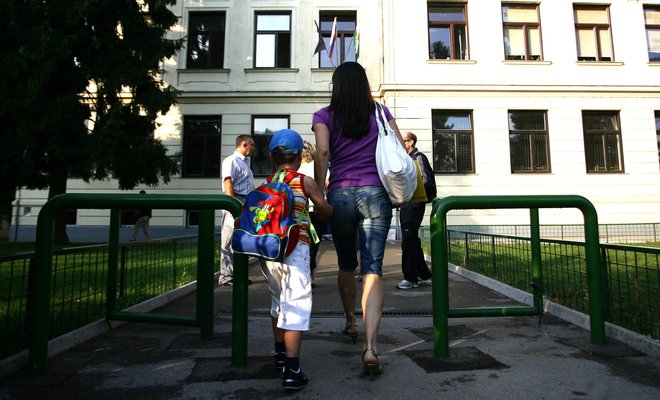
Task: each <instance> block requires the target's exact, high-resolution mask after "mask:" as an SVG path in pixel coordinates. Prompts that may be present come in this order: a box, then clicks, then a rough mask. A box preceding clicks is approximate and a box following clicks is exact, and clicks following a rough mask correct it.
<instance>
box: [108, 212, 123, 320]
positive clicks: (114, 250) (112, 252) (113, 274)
mask: <svg viewBox="0 0 660 400" xmlns="http://www.w3.org/2000/svg"><path fill="white" fill-rule="evenodd" d="M119 226H120V214H119V209H116V208H113V209H112V210H110V230H109V232H108V282H107V293H106V299H105V301H106V303H105V317H106V318H109V317H110V316H111V315H112V314H113V313H114V312H115V311H117V267H118V264H119Z"/></svg>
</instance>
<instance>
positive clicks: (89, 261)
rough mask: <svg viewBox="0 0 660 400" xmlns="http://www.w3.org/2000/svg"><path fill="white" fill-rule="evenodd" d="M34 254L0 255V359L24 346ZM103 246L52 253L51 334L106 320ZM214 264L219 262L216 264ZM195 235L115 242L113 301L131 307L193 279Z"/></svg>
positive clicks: (105, 255)
mask: <svg viewBox="0 0 660 400" xmlns="http://www.w3.org/2000/svg"><path fill="white" fill-rule="evenodd" d="M33 261H34V253H23V254H16V255H9V256H0V359H2V358H5V357H8V356H10V355H12V354H15V353H18V352H20V351H22V350H24V349H26V348H27V343H28V337H27V335H28V334H29V332H28V330H27V329H26V321H27V320H28V318H27V316H28V314H29V313H30V302H29V299H28V285H30V281H31V279H30V276H29V274H30V264H31V263H32V262H33ZM107 265H108V245H107V244H102V245H93V246H83V247H75V248H68V249H63V250H57V251H54V252H53V271H52V275H51V277H52V278H51V283H50V284H51V301H50V313H49V315H50V327H49V332H50V337H51V338H53V337H57V336H59V335H62V334H64V333H66V332H70V331H72V330H75V329H77V328H79V327H81V326H84V325H86V324H88V323H91V322H94V321H97V320H99V319H103V318H105V313H106V296H107V285H108V279H107ZM215 265H218V263H215ZM196 271H197V236H187V237H177V238H169V239H161V240H150V241H145V242H129V243H122V244H121V245H120V259H119V271H118V273H119V276H118V283H117V305H118V308H119V309H122V308H126V307H130V306H132V305H135V304H138V303H140V302H142V301H144V300H147V299H150V298H152V297H155V296H158V295H160V294H163V293H166V292H168V291H170V290H173V289H176V288H178V287H180V286H183V285H185V284H187V283H190V282H192V281H194V280H195V279H196Z"/></svg>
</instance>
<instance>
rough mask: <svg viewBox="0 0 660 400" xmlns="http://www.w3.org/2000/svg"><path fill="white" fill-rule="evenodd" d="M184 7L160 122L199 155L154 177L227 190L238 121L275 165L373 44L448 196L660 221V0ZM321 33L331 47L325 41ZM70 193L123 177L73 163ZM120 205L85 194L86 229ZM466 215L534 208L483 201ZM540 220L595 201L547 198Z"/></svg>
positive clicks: (24, 221)
mask: <svg viewBox="0 0 660 400" xmlns="http://www.w3.org/2000/svg"><path fill="white" fill-rule="evenodd" d="M172 10H173V11H174V12H175V13H176V15H177V16H178V17H179V23H178V25H177V26H176V27H175V29H174V30H173V32H172V35H173V37H176V38H185V43H186V45H185V46H184V48H183V49H182V50H181V52H180V53H179V54H178V55H177V56H176V57H175V58H173V59H170V60H167V61H166V62H165V74H164V79H165V80H166V81H167V82H168V83H169V84H171V85H173V86H174V87H176V88H177V89H179V90H180V91H181V92H182V95H181V97H180V98H179V103H178V105H177V106H176V107H174V108H173V109H172V110H171V111H170V112H169V113H168V114H167V115H165V116H163V117H162V118H161V121H160V122H161V123H162V125H161V127H160V128H159V130H158V131H157V133H156V134H157V137H159V138H160V139H161V140H162V141H163V142H164V143H165V144H166V145H167V146H168V148H169V149H170V150H171V152H172V153H175V152H181V154H182V156H183V159H182V170H181V174H180V175H179V176H178V177H175V178H174V179H172V181H171V182H170V183H169V184H167V185H161V186H159V187H157V188H144V189H145V190H147V192H148V193H199V194H218V193H221V182H220V177H219V176H220V163H221V161H222V159H223V158H224V157H226V156H228V155H229V154H231V153H232V152H233V150H234V147H235V146H234V139H235V137H236V136H237V135H239V134H252V135H253V136H254V138H255V142H256V143H257V146H258V150H257V152H256V154H255V155H254V157H253V164H252V165H253V171H254V173H255V177H256V179H257V181H258V182H259V181H261V180H263V178H265V177H266V176H267V175H268V173H270V172H271V168H272V165H271V164H270V162H269V161H268V151H267V144H268V141H269V138H270V136H271V135H272V133H273V132H274V131H276V130H278V129H281V128H291V129H295V130H297V131H298V132H300V133H301V134H302V135H303V137H304V138H305V139H308V140H311V141H313V133H312V131H311V120H312V114H313V113H314V111H316V110H317V109H318V108H320V107H323V106H326V105H327V104H328V103H329V100H330V87H331V86H330V80H331V76H332V72H333V70H334V66H335V65H337V64H338V63H340V62H342V61H345V60H349V61H354V60H356V59H357V61H358V62H360V63H361V64H362V65H363V66H364V67H365V69H366V71H367V75H368V77H369V80H370V83H371V87H372V91H373V95H374V98H375V99H377V100H378V101H381V102H382V103H384V104H386V105H387V106H388V107H389V109H390V110H391V111H392V113H393V114H394V116H395V117H396V120H397V124H398V126H399V128H400V129H401V131H402V132H404V131H412V132H414V133H415V134H416V135H417V137H418V144H417V147H418V148H419V149H420V150H421V151H422V152H424V153H426V154H427V156H428V157H429V159H430V160H431V163H432V165H433V168H434V170H435V173H436V175H435V178H436V182H437V186H438V196H439V197H444V196H449V195H503V194H506V195H536V194H577V195H582V196H585V197H586V198H587V199H589V200H590V201H591V202H592V203H593V204H594V205H595V207H596V209H597V211H598V216H599V222H600V223H601V224H619V223H648V222H660V163H659V154H660V150H659V148H660V1H658V0H647V1H644V0H639V1H634V0H610V1H592V0H582V1H579V2H573V1H570V0H541V1H518V0H510V1H494V0H463V1H454V0H446V1H424V0H405V1H404V0H351V1H345V0H204V1H202V0H184V1H179V2H178V3H177V4H176V5H175V6H173V7H172ZM317 24H318V26H319V27H320V28H319V30H318V31H317ZM333 26H334V30H333ZM333 31H334V32H336V41H334V43H333V44H334V45H333V47H332V53H331V54H332V58H330V57H329V54H330V53H329V52H328V50H329V47H330V37H331V33H332V32H333ZM319 32H320V34H321V36H322V37H323V39H324V44H325V47H326V49H325V50H322V51H321V52H320V53H315V52H314V51H315V48H316V47H317V44H318V40H319ZM357 38H359V39H357ZM139 189H142V188H136V192H137V190H139ZM68 192H70V193H77V192H98V193H113V192H119V190H118V189H117V184H116V182H115V181H113V180H108V181H104V182H92V183H90V184H85V183H84V182H81V181H79V180H74V179H72V180H70V181H69V185H68ZM46 194H47V193H46V192H45V191H28V190H21V191H20V192H19V193H18V194H17V201H16V204H15V211H14V220H13V221H12V231H10V239H15V240H31V237H32V239H33V234H34V225H35V224H36V215H37V214H38V211H39V208H40V206H41V205H43V203H44V202H45V199H46ZM429 212H430V207H427V213H429ZM108 216H109V211H107V210H78V211H77V212H76V213H75V215H72V220H71V221H70V222H72V225H71V227H70V229H69V235H70V236H71V239H72V241H75V240H77V235H78V234H80V233H84V234H83V236H84V237H86V238H87V239H90V238H92V237H95V235H96V234H97V233H98V234H100V235H101V236H100V237H99V239H98V240H103V239H104V238H105V236H103V232H105V230H106V229H107V225H108ZM449 222H450V224H457V225H503V224H505V225H516V224H528V223H529V217H528V213H527V212H526V211H516V210H487V211H469V210H468V211H455V212H452V213H451V214H450V218H449ZM426 223H428V220H427V221H426ZM541 223H542V224H576V223H582V217H581V215H580V214H579V213H578V212H577V211H576V210H542V211H541ZM195 225H196V213H195V212H194V210H193V211H186V210H154V216H153V218H152V229H153V230H154V234H155V236H158V235H159V234H161V235H165V234H172V233H186V232H187V231H188V230H189V229H190V230H194V227H195ZM17 227H18V228H17Z"/></svg>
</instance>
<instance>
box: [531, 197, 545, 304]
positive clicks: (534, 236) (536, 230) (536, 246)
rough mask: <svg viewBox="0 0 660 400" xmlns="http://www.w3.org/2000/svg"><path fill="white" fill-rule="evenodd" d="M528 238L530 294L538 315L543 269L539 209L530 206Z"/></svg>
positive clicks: (541, 298) (541, 297) (541, 300)
mask: <svg viewBox="0 0 660 400" xmlns="http://www.w3.org/2000/svg"><path fill="white" fill-rule="evenodd" d="M529 221H530V224H529V225H530V229H531V230H530V238H531V242H532V243H531V244H532V294H533V298H534V308H536V310H537V311H538V315H541V314H543V271H542V268H541V226H540V224H539V209H538V208H530V210H529Z"/></svg>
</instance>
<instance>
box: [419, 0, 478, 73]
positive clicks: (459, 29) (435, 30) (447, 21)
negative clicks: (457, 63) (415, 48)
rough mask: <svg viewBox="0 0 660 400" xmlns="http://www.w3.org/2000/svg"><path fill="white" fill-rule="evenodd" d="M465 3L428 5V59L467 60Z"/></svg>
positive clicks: (430, 3) (433, 3)
mask: <svg viewBox="0 0 660 400" xmlns="http://www.w3.org/2000/svg"><path fill="white" fill-rule="evenodd" d="M466 14H467V13H466V4H465V3H436V2H429V3H428V24H429V25H428V29H429V58H430V59H432V60H467V59H468V39H467V32H468V30H467V18H466Z"/></svg>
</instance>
